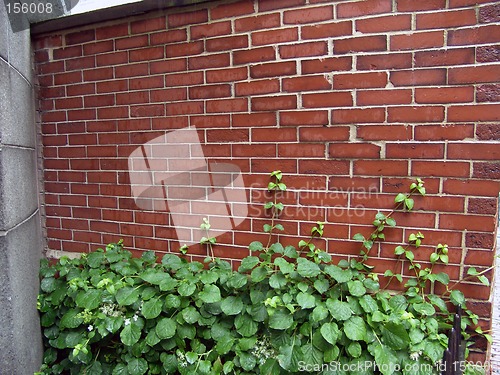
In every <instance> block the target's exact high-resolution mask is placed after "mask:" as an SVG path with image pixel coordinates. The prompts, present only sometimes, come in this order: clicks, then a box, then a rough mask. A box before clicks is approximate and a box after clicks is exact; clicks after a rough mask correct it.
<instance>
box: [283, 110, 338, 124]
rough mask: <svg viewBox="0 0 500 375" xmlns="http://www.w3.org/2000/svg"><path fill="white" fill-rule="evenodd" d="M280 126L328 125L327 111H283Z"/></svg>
mask: <svg viewBox="0 0 500 375" xmlns="http://www.w3.org/2000/svg"><path fill="white" fill-rule="evenodd" d="M279 120H280V126H300V125H327V124H328V112H327V111H282V112H280V114H279Z"/></svg>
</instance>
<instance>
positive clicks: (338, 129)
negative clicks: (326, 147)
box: [299, 126, 349, 142]
mask: <svg viewBox="0 0 500 375" xmlns="http://www.w3.org/2000/svg"><path fill="white" fill-rule="evenodd" d="M348 139H349V127H347V126H335V127H316V126H308V127H301V128H299V141H301V142H330V141H347V140H348Z"/></svg>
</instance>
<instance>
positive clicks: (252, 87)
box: [234, 79, 280, 96]
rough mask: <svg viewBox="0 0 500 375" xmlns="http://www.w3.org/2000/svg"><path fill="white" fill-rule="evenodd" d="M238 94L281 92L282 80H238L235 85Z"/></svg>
mask: <svg viewBox="0 0 500 375" xmlns="http://www.w3.org/2000/svg"><path fill="white" fill-rule="evenodd" d="M234 89H235V95H236V96H250V95H262V94H271V93H279V92H280V82H279V80H277V79H264V80H254V81H250V82H237V83H236V84H235V85H234Z"/></svg>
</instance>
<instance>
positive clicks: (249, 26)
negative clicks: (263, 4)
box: [226, 13, 281, 34]
mask: <svg viewBox="0 0 500 375" xmlns="http://www.w3.org/2000/svg"><path fill="white" fill-rule="evenodd" d="M228 24H229V22H228ZM280 25H281V17H280V14H279V13H271V14H262V15H258V16H252V17H244V18H239V19H236V20H235V21H234V29H235V31H237V32H245V31H255V30H261V29H270V28H274V27H278V26H280ZM229 33H230V30H228V31H227V32H226V34H229Z"/></svg>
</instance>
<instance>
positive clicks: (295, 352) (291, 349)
mask: <svg viewBox="0 0 500 375" xmlns="http://www.w3.org/2000/svg"><path fill="white" fill-rule="evenodd" d="M302 358H303V354H302V351H301V350H300V346H298V345H293V344H292V345H283V346H281V347H280V350H279V354H278V356H277V360H278V363H279V364H280V366H281V368H282V369H284V370H286V371H288V373H294V372H297V371H298V367H299V362H300V361H301V360H302ZM273 375H274V374H273Z"/></svg>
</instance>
